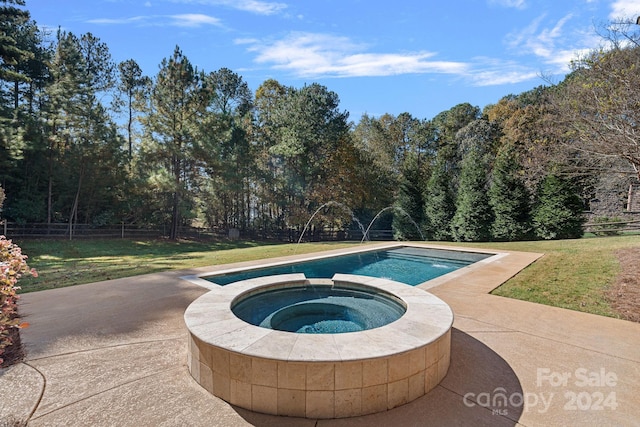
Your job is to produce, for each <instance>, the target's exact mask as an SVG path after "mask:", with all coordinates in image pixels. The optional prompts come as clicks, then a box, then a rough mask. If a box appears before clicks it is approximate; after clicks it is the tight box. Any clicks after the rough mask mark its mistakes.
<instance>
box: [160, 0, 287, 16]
mask: <svg viewBox="0 0 640 427" xmlns="http://www.w3.org/2000/svg"><path fill="white" fill-rule="evenodd" d="M171 1H172V2H173V3H185V4H202V5H210V6H226V7H230V8H233V9H238V10H242V11H244V12H250V13H255V14H258V15H273V14H276V13H278V12H280V11H282V10H284V9H286V8H287V5H286V4H285V3H278V2H269V1H260V0H171Z"/></svg>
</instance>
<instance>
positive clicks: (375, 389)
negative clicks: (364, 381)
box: [362, 383, 388, 415]
mask: <svg viewBox="0 0 640 427" xmlns="http://www.w3.org/2000/svg"><path fill="white" fill-rule="evenodd" d="M387 397H388V393H387V384H386V383H385V384H379V385H374V386H371V387H364V388H363V389H362V414H363V415H365V414H373V413H375V412H381V411H386V410H387V409H388V405H387Z"/></svg>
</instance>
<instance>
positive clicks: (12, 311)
mask: <svg viewBox="0 0 640 427" xmlns="http://www.w3.org/2000/svg"><path fill="white" fill-rule="evenodd" d="M23 274H31V275H33V276H37V273H36V271H35V270H34V269H29V266H28V265H27V256H26V255H24V254H23V253H22V250H21V249H20V247H19V246H18V245H15V244H14V243H13V242H12V241H11V240H7V238H6V237H5V236H0V367H4V366H8V365H9V364H10V363H12V362H14V361H15V360H14V359H16V358H19V356H16V357H11V358H7V357H6V355H7V353H8V351H9V349H12V350H13V351H12V352H11V354H13V355H21V353H22V352H21V349H20V348H19V347H20V331H19V330H20V328H24V327H26V326H28V324H26V323H24V322H21V321H20V317H19V316H18V298H19V296H18V295H17V292H18V290H19V289H20V287H19V286H17V283H18V279H20V277H22V275H23ZM16 347H18V348H16Z"/></svg>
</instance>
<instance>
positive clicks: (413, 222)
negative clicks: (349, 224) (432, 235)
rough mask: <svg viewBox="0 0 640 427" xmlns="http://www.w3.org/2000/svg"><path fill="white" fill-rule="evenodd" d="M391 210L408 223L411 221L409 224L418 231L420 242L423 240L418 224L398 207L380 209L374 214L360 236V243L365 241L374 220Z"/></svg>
mask: <svg viewBox="0 0 640 427" xmlns="http://www.w3.org/2000/svg"><path fill="white" fill-rule="evenodd" d="M391 209H395V210H397V211H399V212H400V213H402V214H404V215H405V216H406V217H407V218H409V221H411V223H412V224H413V225H414V226H415V227H416V230H418V233H420V238H421V239H422V240H424V234H422V230H420V227H419V226H418V224H417V223H416V222H415V221H414V220H413V218H412V217H411V215H409V214H408V213H407V211H405V210H404V209H402V208H401V207H399V206H387V207H386V208H384V209H381V210H380V212H378V213H377V214H376V216H374V217H373V219H372V220H371V222H370V223H369V226H368V227H367V229H366V230H365V232H364V234H363V236H362V240H360V243H363V242H364V241H365V239H366V238H367V236H368V235H369V229H370V228H371V226H372V225H373V223H374V222H376V219H378V217H379V216H380V215H382V214H383V213H384V212H386V211H388V210H391Z"/></svg>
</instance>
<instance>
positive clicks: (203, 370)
mask: <svg viewBox="0 0 640 427" xmlns="http://www.w3.org/2000/svg"><path fill="white" fill-rule="evenodd" d="M199 365H200V367H199V371H200V372H199V374H200V381H198V382H199V383H200V385H201V386H202V387H204V388H205V390H207V391H208V392H209V393H213V371H211V368H210V367H209V366H207V365H205V364H204V363H202V362H199ZM194 378H195V377H194Z"/></svg>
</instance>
